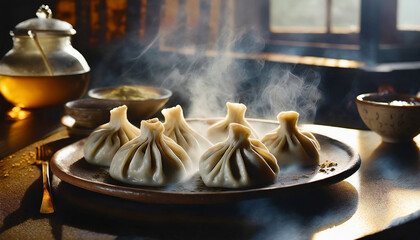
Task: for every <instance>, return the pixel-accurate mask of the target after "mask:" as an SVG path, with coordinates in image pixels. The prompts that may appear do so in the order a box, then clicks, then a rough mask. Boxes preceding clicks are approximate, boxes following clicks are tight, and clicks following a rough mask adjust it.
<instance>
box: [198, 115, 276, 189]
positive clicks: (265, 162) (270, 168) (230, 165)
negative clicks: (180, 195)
mask: <svg viewBox="0 0 420 240" xmlns="http://www.w3.org/2000/svg"><path fill="white" fill-rule="evenodd" d="M250 135H251V130H250V129H249V128H248V127H246V126H243V125H240V124H236V123H231V124H230V127H229V136H228V138H227V139H226V140H225V141H224V142H220V143H218V144H216V145H214V146H213V147H211V148H209V149H208V150H207V151H206V152H205V153H204V154H203V156H202V157H201V159H200V164H199V172H200V176H201V179H202V180H203V182H204V184H205V185H206V186H208V187H221V188H244V187H251V186H258V185H266V184H270V183H273V182H274V181H275V180H276V178H277V175H278V173H279V166H278V165H277V161H276V158H275V157H274V156H273V155H272V154H271V153H270V152H269V151H268V149H267V148H266V147H265V146H264V145H263V144H262V143H261V142H260V141H259V140H257V139H250Z"/></svg>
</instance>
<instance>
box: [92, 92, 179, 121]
mask: <svg viewBox="0 0 420 240" xmlns="http://www.w3.org/2000/svg"><path fill="white" fill-rule="evenodd" d="M88 96H89V97H91V98H93V99H96V100H99V101H102V102H104V103H106V104H110V103H112V105H113V106H121V105H126V106H127V107H128V110H127V115H128V119H129V120H130V121H131V123H132V124H134V125H135V126H137V125H138V126H140V121H141V120H144V119H149V118H150V117H152V116H153V115H154V114H155V113H157V112H158V111H159V110H160V109H162V108H163V106H164V105H165V104H166V102H167V101H168V100H169V98H170V97H171V96H172V92H171V91H170V90H168V89H165V88H157V87H149V86H141V85H130V86H128V85H123V86H115V87H104V88H95V89H91V90H89V92H88Z"/></svg>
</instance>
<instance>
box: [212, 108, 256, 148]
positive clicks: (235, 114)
mask: <svg viewBox="0 0 420 240" xmlns="http://www.w3.org/2000/svg"><path fill="white" fill-rule="evenodd" d="M226 107H227V115H226V118H225V119H224V120H222V121H220V122H218V123H215V124H213V125H212V126H210V128H209V129H208V131H207V136H208V137H209V139H210V140H211V141H213V142H220V141H223V140H225V139H226V137H227V136H228V134H229V124H230V123H239V124H241V125H244V126H246V127H248V128H250V130H251V137H253V138H258V137H257V134H256V133H255V131H254V130H253V129H252V127H251V125H249V123H248V122H247V121H246V120H245V112H246V106H245V105H244V104H242V103H231V102H227V103H226Z"/></svg>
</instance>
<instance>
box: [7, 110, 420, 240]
mask: <svg viewBox="0 0 420 240" xmlns="http://www.w3.org/2000/svg"><path fill="white" fill-rule="evenodd" d="M49 114H50V115H51V112H50V113H49ZM58 114H60V112H59V111H58ZM41 115H42V114H41ZM58 119H59V117H57V115H55V117H51V116H50V117H48V114H47V115H44V116H43V117H39V116H37V119H32V120H31V121H32V123H31V124H27V126H26V127H24V124H23V122H21V123H19V122H16V123H10V122H2V123H1V124H0V129H1V134H2V135H1V139H0V144H1V145H0V146H1V154H2V155H1V156H2V159H1V160H0V239H28V238H35V239H39V238H44V239H53V238H55V239H80V238H88V239H114V238H116V237H127V238H131V237H133V238H135V237H137V238H140V239H355V238H360V237H364V236H367V238H371V237H378V238H380V239H387V238H388V239H394V238H395V237H396V236H399V237H401V236H403V237H404V236H405V237H409V236H411V235H412V234H418V233H420V230H419V229H418V227H415V226H416V225H414V227H413V224H417V225H418V222H419V220H418V217H416V216H417V215H416V214H417V211H418V210H420V158H419V146H420V136H417V137H416V138H415V141H413V142H412V143H409V144H404V145H395V144H386V143H382V142H381V139H380V137H379V136H378V135H377V134H375V133H373V132H371V131H362V130H355V129H347V128H338V127H330V126H322V125H305V126H304V128H305V129H307V130H309V131H312V132H316V133H320V134H323V135H327V136H329V137H332V138H335V139H337V140H339V141H342V142H344V143H346V144H348V145H349V146H351V147H353V148H354V149H356V150H357V151H358V152H359V154H360V156H361V159H362V165H361V168H360V169H359V171H357V172H356V173H355V174H353V175H352V176H351V177H349V178H347V179H346V180H344V181H341V182H339V183H336V184H332V185H329V186H325V187H320V188H316V189H310V190H305V191H300V192H293V193H290V194H289V195H287V196H273V197H270V198H261V199H252V200H244V201H239V202H235V203H227V204H214V205H162V204H150V203H139V202H132V201H129V200H123V199H119V198H115V197H111V196H106V195H101V194H97V193H93V192H89V191H86V190H83V189H80V188H77V187H75V186H72V185H70V184H67V183H65V182H62V181H60V179H58V178H56V177H54V178H53V185H54V190H53V192H54V199H55V203H56V210H57V211H56V213H54V214H51V215H42V214H39V206H40V200H41V189H42V183H41V179H40V175H41V174H40V166H39V165H37V162H36V161H35V147H36V146H38V145H40V144H43V143H46V142H50V141H53V140H56V139H59V138H63V137H67V136H68V132H67V131H66V129H65V128H63V127H62V126H61V128H60V125H59V122H58ZM35 123H37V124H38V125H36V126H35V125H33V124H35ZM19 124H20V125H19ZM53 130H56V131H53ZM52 131H53V132H52ZM25 135H26V137H25ZM410 214H413V216H414V220H411V221H408V222H407V223H404V221H398V218H400V217H405V216H408V215H410ZM404 219H407V218H404ZM404 219H400V220H404ZM372 234H374V235H372ZM369 235H371V236H369Z"/></svg>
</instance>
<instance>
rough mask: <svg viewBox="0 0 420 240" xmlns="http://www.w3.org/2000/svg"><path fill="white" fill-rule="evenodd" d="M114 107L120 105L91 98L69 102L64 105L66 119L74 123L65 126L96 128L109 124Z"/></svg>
mask: <svg viewBox="0 0 420 240" xmlns="http://www.w3.org/2000/svg"><path fill="white" fill-rule="evenodd" d="M114 107H118V104H115V103H113V102H102V101H98V100H97V99H91V98H85V99H78V100H73V101H70V102H67V103H66V104H65V105H64V109H65V113H66V117H71V118H72V121H73V122H72V123H71V124H70V123H67V124H65V125H66V126H68V127H70V125H71V127H72V128H86V129H93V128H96V127H98V126H99V125H101V124H104V123H107V122H109V116H110V113H109V111H110V110H111V109H113V108H114ZM68 121H69V120H68Z"/></svg>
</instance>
